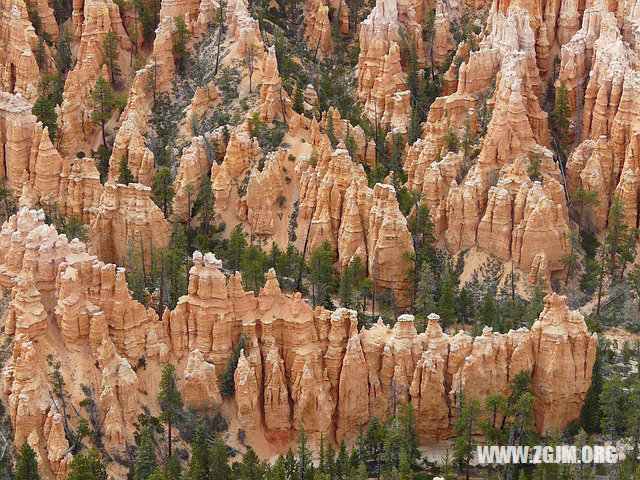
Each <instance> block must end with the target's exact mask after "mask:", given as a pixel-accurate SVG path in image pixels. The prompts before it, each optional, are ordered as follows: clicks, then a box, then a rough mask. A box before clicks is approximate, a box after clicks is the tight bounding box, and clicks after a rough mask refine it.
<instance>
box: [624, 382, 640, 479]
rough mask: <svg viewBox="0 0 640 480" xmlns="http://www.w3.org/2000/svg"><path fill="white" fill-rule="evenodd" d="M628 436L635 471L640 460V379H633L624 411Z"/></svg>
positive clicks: (630, 455) (630, 456)
mask: <svg viewBox="0 0 640 480" xmlns="http://www.w3.org/2000/svg"><path fill="white" fill-rule="evenodd" d="M624 416H625V424H626V435H627V437H628V438H629V443H630V444H631V452H629V458H630V459H631V462H632V463H633V466H634V469H635V468H637V466H638V461H639V460H640V459H639V458H638V456H639V455H640V379H638V378H637V377H636V378H634V379H633V381H632V383H631V386H630V387H629V391H628V394H627V400H626V403H625V409H624Z"/></svg>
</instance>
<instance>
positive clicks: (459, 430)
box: [453, 398, 480, 480]
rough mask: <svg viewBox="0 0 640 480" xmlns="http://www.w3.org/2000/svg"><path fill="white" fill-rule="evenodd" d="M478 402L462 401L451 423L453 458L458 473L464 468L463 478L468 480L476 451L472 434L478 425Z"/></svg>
mask: <svg viewBox="0 0 640 480" xmlns="http://www.w3.org/2000/svg"><path fill="white" fill-rule="evenodd" d="M479 411H480V402H479V401H478V399H476V398H469V399H464V401H463V403H462V408H461V409H460V414H459V416H458V417H457V418H456V419H455V420H454V421H453V430H454V435H455V441H454V445H455V453H454V456H455V458H456V461H457V462H458V465H459V467H460V471H462V469H463V468H464V470H465V478H466V480H469V465H470V463H471V460H472V459H473V454H474V452H475V450H476V441H475V439H474V437H473V432H474V430H475V429H476V427H477V425H478V412H479Z"/></svg>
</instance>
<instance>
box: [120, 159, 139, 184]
mask: <svg viewBox="0 0 640 480" xmlns="http://www.w3.org/2000/svg"><path fill="white" fill-rule="evenodd" d="M119 167H120V173H119V174H118V183H121V184H123V185H129V184H130V183H133V182H134V181H135V179H134V178H133V173H132V172H131V169H130V168H129V161H128V160H127V157H126V156H124V155H122V158H121V159H120V165H119Z"/></svg>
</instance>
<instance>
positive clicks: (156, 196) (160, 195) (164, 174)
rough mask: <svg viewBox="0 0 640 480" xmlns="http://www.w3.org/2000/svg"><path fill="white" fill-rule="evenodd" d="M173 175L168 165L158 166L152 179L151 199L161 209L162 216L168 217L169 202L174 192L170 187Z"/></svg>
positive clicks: (171, 200)
mask: <svg viewBox="0 0 640 480" xmlns="http://www.w3.org/2000/svg"><path fill="white" fill-rule="evenodd" d="M172 183H173V176H172V175H171V170H169V168H168V167H162V168H160V169H159V170H158V171H157V172H156V175H155V177H154V181H153V201H154V202H155V204H156V205H158V207H160V208H161V209H162V212H163V213H164V218H169V213H170V209H171V203H172V202H173V197H175V194H176V192H175V191H174V190H173V187H172Z"/></svg>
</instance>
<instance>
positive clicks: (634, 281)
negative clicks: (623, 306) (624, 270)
mask: <svg viewBox="0 0 640 480" xmlns="http://www.w3.org/2000/svg"><path fill="white" fill-rule="evenodd" d="M627 285H629V288H630V289H631V291H632V292H633V296H634V297H636V306H637V307H638V310H639V311H640V264H636V265H634V266H633V268H632V269H631V271H630V272H629V274H628V275H627Z"/></svg>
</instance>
